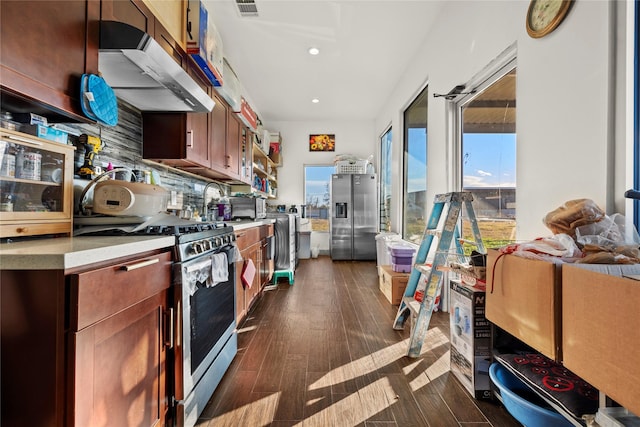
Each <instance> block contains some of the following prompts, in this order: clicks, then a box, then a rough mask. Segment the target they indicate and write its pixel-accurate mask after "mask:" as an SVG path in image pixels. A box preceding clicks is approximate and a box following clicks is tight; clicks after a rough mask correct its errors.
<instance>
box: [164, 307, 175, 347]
mask: <svg viewBox="0 0 640 427" xmlns="http://www.w3.org/2000/svg"><path fill="white" fill-rule="evenodd" d="M164 315H165V322H167V323H168V324H169V328H168V329H169V332H168V333H167V328H166V327H165V338H164V346H165V347H167V348H170V349H171V348H173V343H174V341H173V320H174V319H173V308H170V309H169V310H168V311H165V313H164ZM166 335H169V339H168V340H167V336H166Z"/></svg>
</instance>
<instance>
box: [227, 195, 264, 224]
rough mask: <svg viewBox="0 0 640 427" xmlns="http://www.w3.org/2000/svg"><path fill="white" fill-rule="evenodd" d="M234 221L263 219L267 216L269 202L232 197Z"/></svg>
mask: <svg viewBox="0 0 640 427" xmlns="http://www.w3.org/2000/svg"><path fill="white" fill-rule="evenodd" d="M229 201H230V202H231V218H232V219H247V218H248V219H261V218H266V216H267V201H266V200H265V199H262V198H254V197H230V198H229Z"/></svg>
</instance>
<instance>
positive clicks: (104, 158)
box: [64, 101, 229, 212]
mask: <svg viewBox="0 0 640 427" xmlns="http://www.w3.org/2000/svg"><path fill="white" fill-rule="evenodd" d="M118 116H119V117H118V124H117V125H116V126H113V127H111V126H103V125H98V124H77V123H67V124H64V127H65V128H68V130H69V132H70V134H69V141H70V142H73V143H74V145H75V146H76V147H79V150H78V155H80V156H84V148H83V147H82V145H80V144H78V135H80V134H82V133H85V134H87V135H93V136H97V137H98V138H100V139H101V140H102V141H103V143H104V144H105V145H104V147H103V149H102V151H100V152H99V153H98V154H97V155H96V158H95V160H94V164H95V165H97V166H100V167H102V168H103V170H104V169H105V167H106V165H107V164H108V163H111V164H112V165H113V166H114V167H118V166H120V167H126V168H130V169H140V170H146V171H150V172H151V171H155V172H156V173H157V174H158V175H159V176H160V185H161V186H162V187H163V188H165V189H167V190H169V191H176V192H177V193H182V200H183V205H184V207H185V208H186V206H187V205H190V206H191V207H192V209H194V210H197V211H198V212H201V211H202V207H203V203H204V199H203V194H202V193H203V190H204V188H205V186H206V184H208V183H209V182H211V181H210V180H207V179H204V178H199V177H197V176H194V175H192V174H189V173H187V172H183V171H180V170H178V169H175V168H170V167H168V166H165V165H161V164H158V163H155V162H151V161H148V160H143V158H142V115H141V114H140V112H139V111H138V110H136V109H134V108H133V107H131V106H129V105H128V104H126V103H124V102H121V101H118ZM73 134H76V135H73ZM82 158H83V157H82ZM76 161H77V162H80V161H82V160H81V159H80V158H78V157H77V160H76ZM219 184H220V187H221V188H222V189H223V190H225V191H227V193H228V191H229V187H228V185H226V184H224V183H223V182H220V183H219ZM217 190H218V189H217V188H216V186H210V187H209V189H208V190H207V194H208V200H210V198H211V197H215V196H216V195H217V194H218V192H217ZM76 205H77V204H74V206H76Z"/></svg>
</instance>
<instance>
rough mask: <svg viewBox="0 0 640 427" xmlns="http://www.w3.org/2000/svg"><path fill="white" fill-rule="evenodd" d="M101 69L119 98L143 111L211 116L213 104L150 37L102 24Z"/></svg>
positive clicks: (119, 24) (127, 27)
mask: <svg viewBox="0 0 640 427" xmlns="http://www.w3.org/2000/svg"><path fill="white" fill-rule="evenodd" d="M98 68H99V70H100V74H102V77H103V78H104V79H105V81H106V82H107V83H108V84H109V86H111V87H112V88H113V91H114V92H115V94H116V96H117V97H118V98H120V99H122V100H123V101H125V102H127V103H129V104H131V105H132V106H134V107H135V108H137V109H139V110H140V111H167V112H170V111H175V112H177V111H186V112H209V111H211V110H213V106H214V105H215V104H214V102H213V100H212V99H211V97H210V96H209V95H207V93H206V92H205V91H204V90H202V88H201V87H200V86H199V85H198V83H196V82H195V81H194V80H193V78H191V76H189V75H188V74H187V72H186V71H185V70H183V69H182V67H180V65H178V64H177V63H176V62H175V61H174V60H173V58H172V57H171V56H170V55H169V54H168V53H167V52H166V51H165V50H164V49H163V48H162V47H161V46H160V45H159V44H158V42H156V41H155V40H154V39H153V38H152V37H151V36H149V35H148V34H147V33H145V32H143V31H141V30H139V29H138V28H135V27H132V26H131V25H128V24H125V23H123V22H116V21H101V22H100V50H99V55H98Z"/></svg>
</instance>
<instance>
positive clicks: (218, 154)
mask: <svg viewBox="0 0 640 427" xmlns="http://www.w3.org/2000/svg"><path fill="white" fill-rule="evenodd" d="M213 100H214V101H215V103H216V105H215V107H213V111H212V112H211V113H209V114H210V115H211V134H210V137H209V144H210V150H211V167H212V168H213V169H216V170H217V171H220V172H224V171H226V169H227V168H226V165H227V159H226V155H227V148H226V142H227V105H226V104H225V103H224V101H222V99H220V98H219V97H218V96H216V95H214V96H213Z"/></svg>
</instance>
